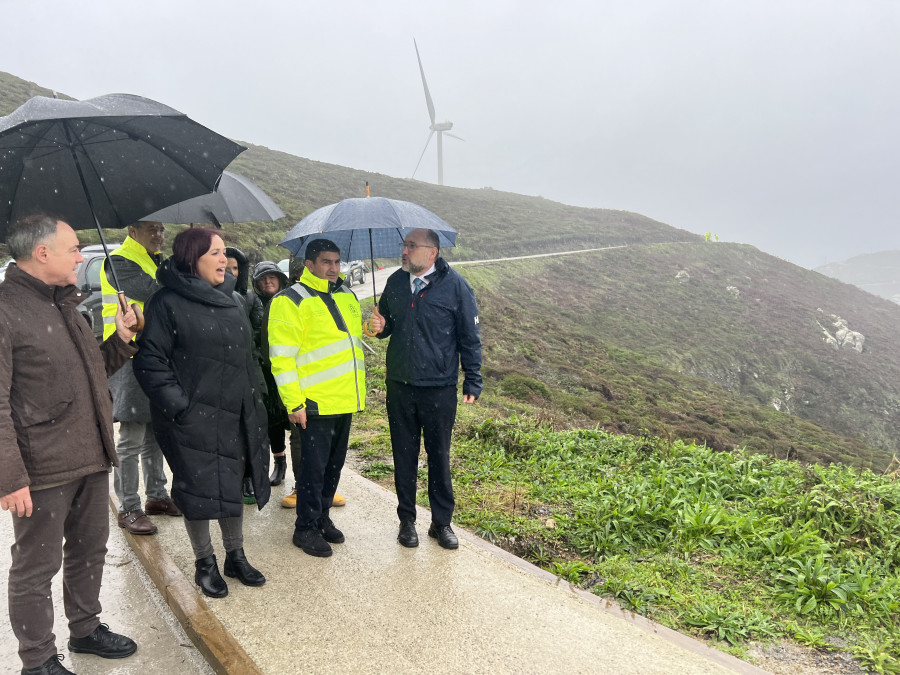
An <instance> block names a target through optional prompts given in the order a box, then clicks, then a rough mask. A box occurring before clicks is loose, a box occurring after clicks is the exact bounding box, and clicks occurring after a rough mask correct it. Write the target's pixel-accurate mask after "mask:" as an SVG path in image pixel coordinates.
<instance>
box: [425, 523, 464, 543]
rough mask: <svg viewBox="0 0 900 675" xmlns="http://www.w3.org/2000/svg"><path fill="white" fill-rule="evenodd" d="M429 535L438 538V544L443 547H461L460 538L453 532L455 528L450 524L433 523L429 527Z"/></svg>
mask: <svg viewBox="0 0 900 675" xmlns="http://www.w3.org/2000/svg"><path fill="white" fill-rule="evenodd" d="M428 536H429V537H434V538H435V539H437V540H438V544H440V545H441V547H442V548H459V539H457V538H456V535H455V534H453V530H452V529H451V528H450V526H449V525H435V524H434V523H432V524H431V527H429V528H428Z"/></svg>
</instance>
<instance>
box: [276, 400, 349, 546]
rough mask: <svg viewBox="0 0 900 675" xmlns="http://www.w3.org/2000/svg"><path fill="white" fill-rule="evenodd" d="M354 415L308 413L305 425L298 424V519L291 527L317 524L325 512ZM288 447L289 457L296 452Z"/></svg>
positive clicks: (345, 454)
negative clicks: (300, 448) (304, 426)
mask: <svg viewBox="0 0 900 675" xmlns="http://www.w3.org/2000/svg"><path fill="white" fill-rule="evenodd" d="M352 420H353V415H352V414H351V413H347V414H345V415H309V416H308V417H307V418H306V428H305V429H303V428H301V427H300V426H299V425H297V427H296V428H297V434H298V435H299V437H300V445H301V447H302V450H301V452H300V453H299V454H300V461H299V462H297V464H298V469H299V470H298V472H297V473H296V474H295V475H296V478H297V520H296V522H295V523H294V527H295V528H296V529H298V530H307V529H311V528H313V527H316V524H317V522H318V520H319V518H322V517H323V516H327V515H328V511H329V509H331V502H332V501H333V500H334V493H335V492H337V486H338V482H339V481H340V480H341V469H342V468H343V466H344V460H345V459H347V442H348V441H349V440H350V422H351V421H352ZM293 450H294V449H293V447H291V459H292V460H293V459H294V455H295V454H297V453H295V452H294V451H293Z"/></svg>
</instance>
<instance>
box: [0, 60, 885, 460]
mask: <svg viewBox="0 0 900 675" xmlns="http://www.w3.org/2000/svg"><path fill="white" fill-rule="evenodd" d="M41 93H42V94H46V93H48V91H47V90H42V89H41V88H39V87H37V85H33V84H31V83H25V82H23V81H21V80H18V78H15V77H12V76H9V75H5V74H0V102H2V106H3V107H2V108H0V112H9V111H10V110H12V109H14V108H15V107H16V106H17V105H20V104H21V103H22V102H24V101H25V100H26V99H27V97H28V96H30V95H34V94H41ZM230 168H232V169H233V170H234V171H236V172H238V173H241V174H244V175H246V176H248V177H249V178H251V179H252V180H254V181H255V182H257V183H258V184H259V185H260V186H261V187H262V188H263V189H264V190H266V192H268V193H269V194H270V195H271V196H272V197H273V198H274V199H275V201H277V202H278V204H279V205H280V206H281V208H282V209H283V210H284V211H285V213H286V214H287V216H286V217H285V218H284V219H282V220H281V221H279V222H277V223H247V224H239V225H233V226H228V227H227V229H226V230H225V232H224V235H225V237H226V240H227V241H229V243H233V244H235V245H237V246H239V247H241V248H242V249H244V250H245V251H246V252H247V253H248V254H249V255H250V257H251V258H252V259H254V260H259V259H266V258H267V259H275V260H277V259H280V258H282V257H285V256H286V251H285V250H284V249H281V248H280V247H278V246H277V242H278V241H279V240H280V239H281V237H282V236H283V235H284V233H285V232H286V231H287V230H288V229H289V228H290V227H291V226H292V225H293V224H294V223H295V222H296V221H298V220H299V219H301V218H302V217H303V216H305V215H307V214H308V213H309V212H311V211H312V210H314V209H316V208H318V207H320V206H324V205H326V204H329V203H332V202H335V201H338V200H340V199H344V198H347V197H355V196H362V195H364V194H365V183H366V181H368V182H369V183H370V185H371V187H372V191H373V194H375V195H380V196H386V197H391V198H398V199H405V200H409V201H414V202H416V203H419V204H422V205H423V206H425V207H427V208H429V209H431V210H432V211H434V212H435V213H437V214H438V215H440V216H441V217H443V218H444V219H446V220H447V221H448V222H449V223H451V224H452V225H453V226H455V227H456V228H457V229H458V230H459V231H460V236H459V246H458V247H457V248H455V249H451V250H449V251H446V254H447V257H448V258H450V259H451V260H456V261H465V260H474V259H483V258H499V257H507V256H516V255H524V254H530V253H543V252H553V251H570V250H574V249H586V248H597V247H604V246H612V245H622V244H625V245H627V246H626V247H625V248H620V249H616V250H612V251H606V252H600V253H584V254H579V255H577V256H566V257H561V258H552V259H537V260H534V261H519V262H507V263H494V264H491V265H486V266H478V267H463V268H461V270H462V271H463V272H464V274H466V276H467V277H468V278H469V280H470V281H471V283H472V284H473V285H474V286H475V288H476V291H477V293H478V297H479V300H480V303H481V306H482V326H483V331H484V337H485V364H486V366H485V372H486V375H487V376H488V379H489V384H490V385H491V386H492V387H496V388H497V389H498V391H499V392H500V393H504V394H506V395H507V397H508V400H521V401H523V402H528V403H531V404H539V405H540V406H541V407H542V408H543V413H542V414H543V415H545V416H547V417H548V418H552V419H555V420H557V421H558V422H559V423H560V424H565V425H568V426H578V425H582V426H594V425H597V424H599V425H602V426H604V427H606V428H609V429H612V430H619V431H630V432H637V433H639V432H641V430H644V429H646V430H649V431H651V432H654V433H659V434H663V435H666V436H670V437H673V438H685V439H688V440H697V441H699V442H705V443H707V444H708V445H709V446H711V447H714V448H717V449H725V448H730V447H733V446H735V445H744V446H748V447H750V448H752V449H754V450H757V451H761V452H766V453H770V454H773V455H776V456H780V457H787V456H790V457H798V458H800V459H803V460H809V461H826V462H827V461H835V460H840V461H845V462H848V463H853V464H858V465H862V466H867V467H872V468H881V467H884V466H886V465H887V463H888V461H889V460H890V458H891V456H892V455H893V454H895V453H897V445H898V441H897V440H896V439H898V438H900V433H898V432H900V428H898V425H900V421H898V420H900V391H898V387H900V385H898V383H900V372H898V369H900V365H898V363H897V358H896V356H897V355H900V345H898V339H897V337H896V336H898V335H900V307H898V306H897V305H893V304H891V303H888V302H886V301H883V300H880V299H878V298H875V297H874V296H871V295H868V294H866V293H863V292H861V291H859V290H858V289H855V288H853V287H851V286H848V285H845V284H841V283H839V282H836V281H834V280H831V279H828V278H826V277H824V276H822V275H820V274H817V273H814V272H809V271H807V270H804V269H802V268H799V267H796V266H794V265H791V264H790V263H787V262H785V261H783V260H779V259H777V258H774V257H772V256H769V255H766V254H764V253H762V252H760V251H758V250H756V249H754V248H752V247H749V246H736V245H730V244H721V243H708V242H704V241H703V238H702V237H699V236H697V235H694V234H691V233H689V232H686V231H684V230H678V229H676V228H672V227H669V226H667V225H665V224H663V223H659V222H657V221H654V220H652V219H649V218H646V217H644V216H641V215H639V214H635V213H628V212H623V211H613V210H607V209H586V208H579V207H571V206H566V205H564V204H558V203H555V202H552V201H549V200H546V199H542V198H540V197H528V196H522V195H517V194H512V193H507V192H500V191H496V190H492V189H489V188H485V189H480V190H468V189H458V188H450V187H439V186H435V185H431V184H428V183H423V182H420V181H413V180H408V179H399V178H392V177H389V176H385V175H381V174H374V173H369V172H364V171H358V170H354V169H349V168H345V167H340V166H335V165H331V164H325V163H322V162H316V161H313V160H309V159H303V158H300V157H295V156H292V155H289V154H286V153H283V152H278V151H274V150H270V149H268V148H264V147H259V146H252V147H250V148H249V149H248V150H247V152H245V153H243V154H242V155H241V156H240V157H239V158H238V159H237V160H236V161H235V162H234V163H233V165H232V166H231V167H230ZM108 235H109V238H110V239H111V240H120V239H121V237H122V232H121V231H110V232H109V233H108ZM82 239H83V240H84V241H89V242H90V241H95V240H96V237H95V236H93V237H92V235H91V234H90V233H89V232H88V231H86V232H84V233H83V236H82ZM679 272H684V274H683V275H682V276H683V277H684V278H683V279H676V274H678V273H679ZM685 275H686V276H685ZM729 287H731V288H730V289H729ZM820 309H821V310H822V311H818V310H820ZM831 314H835V315H839V316H840V317H842V318H844V319H846V320H847V321H848V322H849V326H850V328H851V329H852V330H855V331H860V332H861V333H863V334H864V335H865V337H866V343H865V350H864V351H863V353H861V354H859V353H856V352H852V351H845V350H844V351H835V350H833V349H831V348H830V347H828V346H827V345H826V344H825V343H824V342H823V340H822V336H823V332H822V329H821V328H820V327H819V325H818V324H823V325H824V326H826V327H830V323H829V322H828V320H827V317H828V315H831ZM817 322H818V323H817ZM776 406H777V407H778V408H780V411H779V410H776Z"/></svg>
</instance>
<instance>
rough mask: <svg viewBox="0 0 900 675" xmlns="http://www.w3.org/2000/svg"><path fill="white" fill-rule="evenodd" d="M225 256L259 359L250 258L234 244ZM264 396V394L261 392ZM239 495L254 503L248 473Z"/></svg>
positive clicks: (258, 307) (258, 310)
mask: <svg viewBox="0 0 900 675" xmlns="http://www.w3.org/2000/svg"><path fill="white" fill-rule="evenodd" d="M225 257H226V258H227V259H228V263H227V266H226V269H227V270H228V272H230V273H231V275H232V276H233V277H234V278H235V280H236V281H235V286H234V292H235V293H236V294H237V295H238V296H240V298H241V302H242V303H243V306H244V309H245V310H246V311H247V318H248V319H249V320H250V328H251V329H252V330H253V356H254V358H256V360H257V361H261V359H260V352H259V333H260V330H261V328H262V320H263V313H264V312H265V308H264V307H263V304H262V302H260V299H259V297H257V295H256V293H254V292H253V291H252V290H250V259H249V258H247V256H246V255H244V252H243V251H242V250H241V249H239V248H236V247H234V246H227V247H226V248H225ZM263 395H264V396H265V394H263ZM241 496H242V497H243V499H244V503H245V504H255V503H256V495H255V494H254V493H253V480H252V479H251V477H250V475H249V474H246V475H244V482H243V483H242V485H241Z"/></svg>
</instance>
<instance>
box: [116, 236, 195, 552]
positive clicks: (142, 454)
mask: <svg viewBox="0 0 900 675" xmlns="http://www.w3.org/2000/svg"><path fill="white" fill-rule="evenodd" d="M165 239H166V230H165V228H164V227H163V224H162V223H159V222H153V221H140V222H137V223H134V224H133V225H130V226H129V227H128V236H127V237H125V241H124V242H123V243H122V245H121V246H119V247H118V248H117V249H116V250H115V251H113V252H112V253H111V254H110V256H109V258H107V259H106V260H105V261H104V263H103V271H102V273H101V275H100V288H101V290H102V291H103V338H104V339H106V338H108V337H109V336H110V335H112V333H113V332H114V331H115V328H116V326H115V323H114V322H113V319H114V318H115V316H116V312H117V311H118V307H119V300H118V298H117V293H118V290H121V291H122V292H124V293H125V296H126V298H127V300H128V302H135V303H136V304H137V305H138V306H139V307H141V308H143V307H144V304H145V303H146V302H147V301H148V300H149V299H150V297H151V296H152V295H153V294H154V293H156V291H158V290H159V284H158V283H157V282H156V270H157V268H158V267H159V263H160V262H162V247H163V244H164V243H165ZM110 265H112V266H113V267H115V272H116V277H118V281H119V288H118V289H117V288H116V286H114V283H115V280H114V279H113V275H112V274H110V269H109V267H110ZM109 392H110V394H111V395H112V398H113V416H114V417H115V419H116V421H117V422H119V440H118V443H117V445H116V452H117V453H118V455H119V464H120V466H119V468H117V469H116V470H115V471H114V472H113V485H114V486H115V490H116V497H118V499H119V514H118V516H117V520H118V523H119V527H121V528H123V529H124V530H126V531H127V532H130V533H131V534H137V535H149V534H156V531H157V527H156V525H155V524H154V523H153V522H152V521H151V520H150V518H148V517H147V516H150V515H159V516H162V515H167V516H180V515H181V511H179V510H178V507H177V506H175V504H174V502H172V499H171V497H169V493H168V492H167V491H166V473H165V466H164V460H163V456H162V451H161V450H160V449H159V444H158V443H157V442H156V436H155V435H154V434H153V428H152V427H151V425H150V402H149V401H148V400H147V396H146V394H144V392H143V390H142V389H141V387H140V385H139V384H138V383H137V380H136V379H135V378H134V369H133V368H132V364H131V361H130V360H129V361H128V363H126V364H125V365H124V366H122V368H120V369H119V371H118V372H117V373H115V374H114V375H112V376H111V377H110V378H109ZM140 469H143V473H144V492H145V494H146V497H147V499H146V502H145V504H144V508H143V510H142V509H141V496H140V494H138V486H139V484H140V480H139V477H140Z"/></svg>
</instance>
